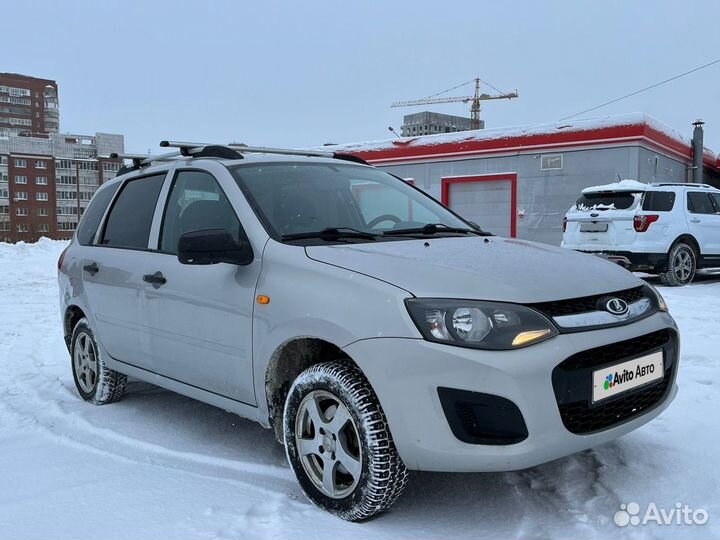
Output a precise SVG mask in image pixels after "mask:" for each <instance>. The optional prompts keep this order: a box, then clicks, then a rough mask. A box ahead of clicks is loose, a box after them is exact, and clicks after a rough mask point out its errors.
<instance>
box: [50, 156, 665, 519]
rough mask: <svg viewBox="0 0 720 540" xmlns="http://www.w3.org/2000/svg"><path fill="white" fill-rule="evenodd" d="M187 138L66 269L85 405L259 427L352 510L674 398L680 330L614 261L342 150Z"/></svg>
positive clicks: (566, 448)
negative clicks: (458, 202)
mask: <svg viewBox="0 0 720 540" xmlns="http://www.w3.org/2000/svg"><path fill="white" fill-rule="evenodd" d="M170 146H173V145H172V144H170ZM175 146H178V147H180V148H181V152H182V154H183V155H182V156H179V157H176V158H174V157H167V156H166V157H164V158H158V160H156V161H155V162H154V164H152V163H150V160H147V159H142V158H141V157H136V156H135V160H134V166H133V167H130V169H131V170H129V171H128V170H123V171H121V174H120V176H119V177H118V178H116V179H114V180H112V181H110V182H108V183H106V184H104V185H103V186H101V187H100V188H99V190H98V191H97V193H96V194H95V196H94V198H93V199H92V202H91V203H90V205H89V207H88V209H87V211H86V212H85V214H84V216H83V218H82V221H81V223H80V225H79V227H78V229H77V232H76V234H75V237H74V238H73V240H72V242H71V243H70V245H69V247H68V248H67V249H66V250H65V252H64V253H63V255H62V256H61V258H60V260H59V263H58V264H59V285H60V300H61V302H60V303H61V314H62V322H63V331H64V335H65V339H66V342H67V345H68V349H69V351H70V354H71V365H72V373H73V377H74V380H75V384H76V386H77V391H78V393H79V394H80V396H81V397H82V398H83V399H85V400H87V401H89V402H91V403H94V404H97V405H102V404H106V403H112V402H115V401H117V400H119V399H120V398H121V397H122V395H123V393H124V392H125V388H126V380H127V376H133V377H136V378H138V379H141V380H144V381H147V382H150V383H153V384H156V385H159V386H161V387H164V388H167V389H170V390H173V391H176V392H179V393H181V394H185V395H187V396H190V397H192V398H195V399H198V400H200V401H204V402H207V403H210V404H213V405H216V406H218V407H221V408H223V409H226V410H228V411H232V412H235V413H237V414H238V415H241V416H244V417H247V418H250V419H253V420H256V421H258V422H260V423H261V424H262V425H263V426H265V427H268V428H271V429H272V430H273V431H274V434H275V436H276V437H277V439H278V441H280V442H281V443H283V444H284V445H285V450H286V453H287V458H288V461H289V464H290V466H291V467H292V469H293V471H294V472H295V474H296V475H297V479H298V482H299V484H300V486H301V488H302V490H303V491H304V493H305V494H306V495H307V497H308V498H309V499H310V500H311V501H312V502H314V503H315V504H317V505H318V506H320V507H321V508H324V509H326V510H328V511H329V512H332V513H333V514H336V515H338V516H340V517H342V518H344V519H348V520H361V519H365V518H368V517H370V516H372V515H374V514H376V513H378V512H382V511H383V510H385V509H387V508H388V507H389V506H390V505H391V504H392V503H393V502H394V501H395V500H396V499H397V498H398V496H399V495H400V493H401V492H402V491H403V489H404V488H405V486H406V483H407V478H408V470H424V471H453V472H463V471H465V472H468V471H509V470H515V469H524V468H527V467H532V466H535V465H538V464H541V463H544V462H547V461H550V460H553V459H556V458H560V457H562V456H566V455H568V454H571V453H573V452H578V451H580V450H584V449H587V448H590V447H592V446H596V445H598V444H602V443H605V442H607V441H610V440H613V439H615V438H617V437H619V436H621V435H623V434H626V433H628V432H630V431H632V430H634V429H636V428H638V427H639V426H641V425H643V424H645V423H646V422H648V421H650V420H651V419H652V418H654V417H656V416H657V415H658V414H660V413H661V412H662V411H663V410H664V409H665V408H666V407H667V406H668V405H669V404H670V402H671V401H672V400H673V398H674V397H675V394H676V392H677V385H676V383H675V381H676V376H677V368H678V331H677V327H676V325H675V322H674V321H673V319H672V317H671V316H670V314H669V313H668V310H667V307H666V305H665V303H664V301H663V299H662V297H661V296H660V295H659V294H658V293H657V292H656V291H655V290H654V289H653V288H652V287H651V286H649V285H647V284H645V283H644V282H643V281H641V280H640V279H638V278H637V277H635V276H634V275H633V274H631V273H629V272H626V271H625V270H623V269H622V268H619V267H618V266H617V265H615V264H612V263H610V262H606V261H598V260H596V259H595V258H594V257H590V256H587V255H582V254H579V253H574V252H572V251H569V250H564V249H561V248H557V247H552V246H548V245H542V244H536V243H532V242H525V241H521V240H516V239H506V238H500V237H497V236H492V235H490V234H489V233H486V232H483V231H482V230H480V229H479V228H478V227H476V226H473V225H471V224H470V223H469V222H467V221H465V220H464V219H462V218H461V217H459V216H458V215H456V214H454V213H453V212H452V211H450V210H449V209H447V208H445V207H444V206H442V205H441V204H440V203H438V202H437V201H436V200H434V199H432V198H431V197H429V196H428V195H426V194H425V193H424V192H423V191H421V190H419V189H417V188H415V187H413V186H411V185H408V184H407V183H406V182H404V181H403V180H402V179H400V178H396V177H394V176H392V175H390V174H388V173H387V172H384V171H381V170H379V169H376V168H373V167H371V166H368V165H363V164H361V163H354V162H353V161H357V159H353V158H352V156H346V155H345V156H343V155H336V154H327V155H326V154H318V155H314V154H313V155H311V156H297V155H295V154H297V152H295V153H293V152H290V151H282V150H267V149H260V150H263V151H265V152H273V153H272V154H262V153H259V150H258V151H256V150H255V149H251V148H229V147H218V146H209V145H202V146H201V145H197V144H195V145H183V144H181V143H177V144H175ZM638 459H642V458H641V457H640V456H638ZM629 466H631V465H629Z"/></svg>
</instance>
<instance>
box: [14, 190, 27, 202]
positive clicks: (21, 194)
mask: <svg viewBox="0 0 720 540" xmlns="http://www.w3.org/2000/svg"><path fill="white" fill-rule="evenodd" d="M27 198H28V194H27V191H16V192H15V200H16V201H27Z"/></svg>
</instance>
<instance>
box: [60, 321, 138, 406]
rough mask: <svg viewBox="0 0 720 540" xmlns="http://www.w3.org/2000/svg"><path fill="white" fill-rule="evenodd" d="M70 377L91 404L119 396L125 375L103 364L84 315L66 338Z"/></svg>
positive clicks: (82, 395) (98, 403)
mask: <svg viewBox="0 0 720 540" xmlns="http://www.w3.org/2000/svg"><path fill="white" fill-rule="evenodd" d="M70 344H71V346H70V354H71V357H72V358H71V360H72V372H73V379H75V387H76V388H77V391H78V393H79V394H80V397H82V398H83V399H84V400H85V401H90V402H91V403H94V404H95V405H105V404H106V403H113V402H115V401H118V400H119V399H120V398H122V396H123V394H124V393H125V386H126V385H127V376H125V375H123V374H122V373H118V372H117V371H114V370H112V369H110V368H109V367H107V366H106V365H105V361H104V360H103V358H102V355H101V354H100V350H99V348H98V346H97V342H96V341H95V335H94V334H93V331H92V329H91V328H90V325H89V324H88V321H87V319H85V318H83V319H80V320H79V321H78V323H77V325H75V329H74V330H73V334H72V340H71V342H70Z"/></svg>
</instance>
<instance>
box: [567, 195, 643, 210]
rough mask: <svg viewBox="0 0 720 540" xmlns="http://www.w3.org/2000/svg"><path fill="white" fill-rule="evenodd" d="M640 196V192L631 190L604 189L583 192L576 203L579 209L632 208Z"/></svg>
mask: <svg viewBox="0 0 720 540" xmlns="http://www.w3.org/2000/svg"><path fill="white" fill-rule="evenodd" d="M637 198H638V193H633V192H630V191H617V192H612V191H603V192H598V193H583V194H582V195H581V196H580V198H579V199H578V200H577V202H576V203H575V208H577V209H578V210H626V209H628V208H631V207H632V206H633V205H634V204H635V201H636V200H637Z"/></svg>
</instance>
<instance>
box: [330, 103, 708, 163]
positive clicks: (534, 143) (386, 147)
mask: <svg viewBox="0 0 720 540" xmlns="http://www.w3.org/2000/svg"><path fill="white" fill-rule="evenodd" d="M627 142H642V143H644V144H645V145H646V146H649V147H654V148H656V149H657V150H658V151H661V152H663V153H665V154H670V155H674V156H675V157H677V158H681V159H684V160H690V159H691V158H692V150H691V146H690V140H689V139H688V138H686V137H684V136H682V135H681V134H679V133H678V132H677V131H674V130H672V129H670V128H668V127H666V126H665V125H663V124H662V123H660V122H659V121H657V120H655V119H654V118H652V117H651V116H648V115H646V114H643V113H633V114H627V115H620V116H609V117H604V118H594V119H589V120H578V121H569V122H554V123H546V124H535V125H529V126H517V127H509V128H494V129H484V130H475V131H464V132H458V133H444V134H439V135H425V136H420V137H403V138H396V139H387V140H383V141H371V142H365V143H351V144H342V145H338V146H336V147H333V150H335V151H336V152H348V153H353V154H355V155H357V156H359V157H362V158H363V159H365V160H367V161H370V162H373V163H376V164H382V163H384V164H390V163H407V162H414V161H426V160H430V159H443V158H454V157H458V156H473V155H483V154H493V155H497V154H505V153H515V152H522V151H538V150H540V151H547V150H551V151H552V150H554V149H558V150H559V149H563V148H569V147H578V146H582V147H584V146H601V145H618V144H624V143H627ZM324 149H325V150H327V149H328V148H327V147H325V148H324ZM704 159H705V163H706V164H707V165H708V166H710V167H717V166H718V158H717V156H715V154H713V153H712V152H710V151H709V150H707V149H706V150H705V156H704Z"/></svg>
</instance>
